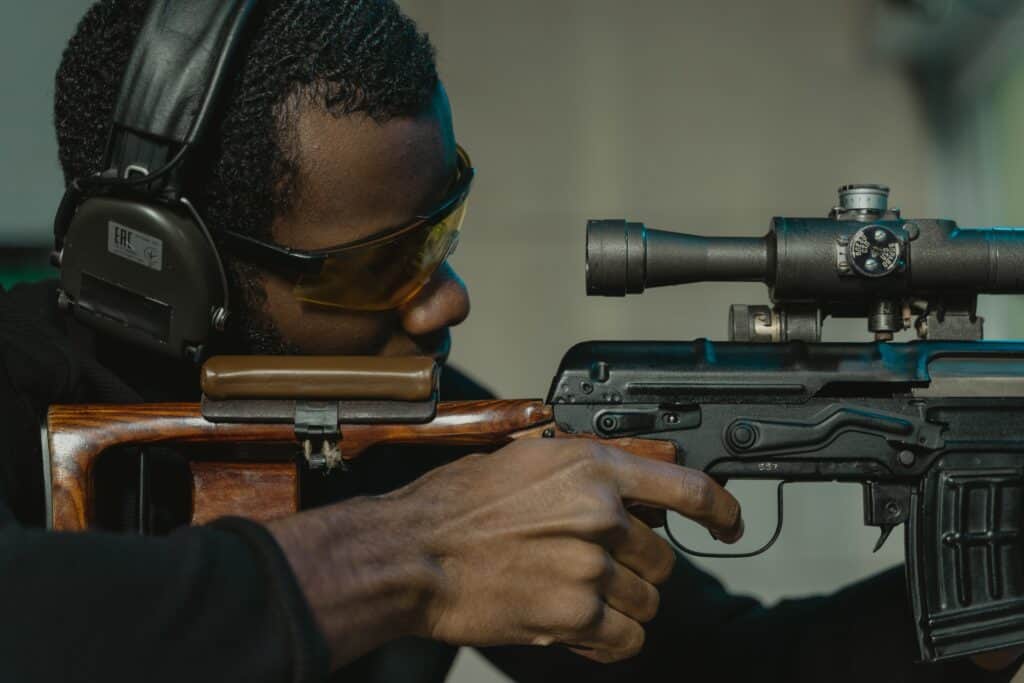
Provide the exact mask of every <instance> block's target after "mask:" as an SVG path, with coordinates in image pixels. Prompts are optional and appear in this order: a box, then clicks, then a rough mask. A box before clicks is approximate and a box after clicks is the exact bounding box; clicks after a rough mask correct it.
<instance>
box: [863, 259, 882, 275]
mask: <svg viewBox="0 0 1024 683" xmlns="http://www.w3.org/2000/svg"><path fill="white" fill-rule="evenodd" d="M878 267H879V263H878V260H877V259H873V258H869V259H868V260H867V261H865V262H864V270H866V271H868V272H871V273H873V272H875V271H876V270H878Z"/></svg>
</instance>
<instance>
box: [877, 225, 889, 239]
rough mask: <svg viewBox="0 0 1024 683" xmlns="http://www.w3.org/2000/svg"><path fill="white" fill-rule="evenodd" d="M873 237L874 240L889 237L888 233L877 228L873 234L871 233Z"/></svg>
mask: <svg viewBox="0 0 1024 683" xmlns="http://www.w3.org/2000/svg"><path fill="white" fill-rule="evenodd" d="M873 237H874V238H875V241H876V242H886V241H888V239H889V233H887V232H886V231H885V230H882V229H881V228H879V229H878V230H875V234H874V235H873Z"/></svg>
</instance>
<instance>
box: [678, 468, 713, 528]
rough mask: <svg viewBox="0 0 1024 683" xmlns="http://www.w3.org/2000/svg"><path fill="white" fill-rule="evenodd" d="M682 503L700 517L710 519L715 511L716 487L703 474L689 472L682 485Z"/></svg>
mask: <svg viewBox="0 0 1024 683" xmlns="http://www.w3.org/2000/svg"><path fill="white" fill-rule="evenodd" d="M681 495H682V503H683V506H684V507H685V508H686V509H689V510H692V511H693V513H694V514H695V515H697V516H699V517H702V518H703V517H710V516H711V513H712V512H713V511H714V509H715V501H716V498H717V496H716V495H715V490H714V485H713V484H712V482H711V478H710V477H708V476H707V475H706V474H704V473H703V472H688V473H687V474H686V476H684V477H683V481H682V485H681Z"/></svg>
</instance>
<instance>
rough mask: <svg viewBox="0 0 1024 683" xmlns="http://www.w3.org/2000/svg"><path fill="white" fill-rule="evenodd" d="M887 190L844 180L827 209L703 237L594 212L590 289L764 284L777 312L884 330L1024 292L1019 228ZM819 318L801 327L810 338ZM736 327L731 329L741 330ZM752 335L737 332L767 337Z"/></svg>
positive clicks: (1023, 235)
mask: <svg viewBox="0 0 1024 683" xmlns="http://www.w3.org/2000/svg"><path fill="white" fill-rule="evenodd" d="M888 194H889V190H888V188H887V187H884V186H881V185H846V186H843V187H841V188H840V191H839V205H838V206H836V207H835V208H834V209H832V211H831V212H830V214H829V215H828V217H826V218H783V217H777V218H774V219H772V222H771V224H770V226H769V230H768V234H767V235H766V236H764V237H759V238H751V237H701V236H697V235H688V234H682V233H675V232H668V231H664V230H654V229H651V228H647V227H646V226H644V225H643V224H642V223H632V222H627V221H625V220H592V221H589V222H588V224H587V294H590V295H598V296H624V295H626V294H639V293H641V292H643V291H644V290H645V289H646V288H648V287H662V286H665V285H675V284H685V283H693V282H744V281H746V282H764V283H765V284H766V285H767V286H768V287H769V288H770V293H771V299H772V301H773V303H775V304H776V308H775V310H774V313H776V314H779V315H781V317H783V318H784V317H786V316H785V313H786V312H789V313H793V314H796V313H797V312H798V311H799V312H800V313H799V314H800V315H802V316H803V317H804V318H807V316H808V315H809V313H808V311H814V312H815V318H816V319H817V320H818V323H820V320H821V319H822V318H824V317H826V316H829V315H831V316H834V317H865V318H868V319H869V329H870V330H871V331H872V332H875V333H876V337H877V338H879V339H881V340H886V339H887V338H890V337H891V334H892V333H893V332H896V331H899V330H900V329H904V328H906V327H909V325H910V322H911V318H912V317H913V313H918V314H923V315H924V317H925V318H926V319H927V317H928V313H929V312H934V313H935V314H936V320H935V326H940V325H942V324H943V323H944V322H945V317H946V313H947V312H949V313H953V314H962V315H964V316H966V318H965V319H964V320H961V321H959V322H966V323H968V324H969V325H974V324H975V315H974V310H975V302H976V297H977V295H978V294H1018V293H1021V292H1024V229H1021V228H977V229H961V228H959V227H957V225H956V223H955V222H953V221H950V220H939V219H904V218H902V217H901V216H900V212H899V210H898V209H894V210H890V209H889V208H888V206H887V204H888ZM780 307H781V309H780ZM736 308H737V307H734V311H733V312H734V315H735V314H736ZM742 308H744V309H746V308H753V307H742ZM782 309H784V310H782ZM909 309H912V310H909ZM919 309H920V310H919ZM756 313H757V314H758V315H762V314H763V313H764V311H761V310H758V311H756ZM979 320H980V319H979ZM762 322H763V321H762ZM740 323H742V321H740ZM818 323H815V324H814V325H812V327H813V328H815V329H814V330H812V331H811V332H809V333H807V332H801V333H799V334H798V335H797V337H798V338H808V339H809V340H812V341H813V340H816V339H817V338H819V337H820V324H818ZM739 326H740V327H742V324H740V325H739ZM733 327H734V329H733V332H734V335H733V336H734V337H736V336H739V337H740V338H744V334H743V333H742V332H738V328H737V326H736V325H734V326H733ZM783 327H785V323H783ZM802 327H806V326H805V325H804V326H802ZM752 329H753V328H752V327H751V330H752ZM980 330H981V328H980V322H978V323H977V329H976V330H975V331H973V332H968V331H965V330H960V331H956V332H954V331H953V329H952V328H948V327H947V328H946V332H945V333H946V334H953V335H954V336H952V337H945V336H942V335H938V331H937V330H934V329H933V331H932V332H933V334H932V335H931V338H978V337H979V335H980ZM918 331H919V333H920V332H921V330H920V329H919V330H918ZM737 332H738V335H737ZM751 335H753V336H752V337H751V338H749V339H745V340H747V341H762V340H763V341H768V339H758V338H756V337H757V335H756V334H754V333H753V332H751ZM937 335H938V336H937ZM762 336H763V335H762ZM922 336H923V337H925V338H927V337H928V335H927V333H925V334H924V335H922ZM787 338H793V337H792V336H787V335H786V334H785V330H777V331H776V333H775V334H774V335H773V338H772V339H771V340H772V341H782V340H785V339H787Z"/></svg>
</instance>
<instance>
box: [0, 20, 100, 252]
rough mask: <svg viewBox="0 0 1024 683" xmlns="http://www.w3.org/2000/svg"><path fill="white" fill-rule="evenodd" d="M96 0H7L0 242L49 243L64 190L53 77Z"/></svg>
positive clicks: (0, 58) (0, 42)
mask: <svg viewBox="0 0 1024 683" xmlns="http://www.w3.org/2000/svg"><path fill="white" fill-rule="evenodd" d="M89 4H91V3H90V0H35V1H31V0H5V1H4V2H2V3H0V87H2V88H3V91H4V97H3V100H2V105H0V247H2V246H9V245H18V246H23V245H25V244H33V245H36V246H38V245H43V246H46V245H47V244H48V243H49V241H50V239H51V230H52V225H53V214H54V211H55V210H56V208H57V203H58V202H59V201H60V198H61V195H62V194H63V191H64V183H63V180H62V179H61V175H60V166H59V165H58V163H57V140H56V137H55V135H54V132H53V78H54V74H56V72H57V65H58V64H59V63H60V55H61V51H62V50H63V48H64V45H65V43H67V40H68V38H69V37H70V36H71V33H72V32H73V30H74V27H75V25H76V24H77V22H78V20H79V18H80V17H81V15H82V14H83V13H84V12H85V8H86V7H88V6H89Z"/></svg>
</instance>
